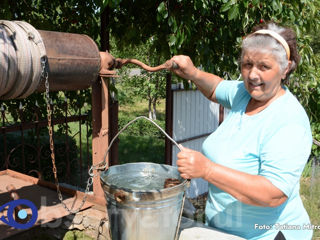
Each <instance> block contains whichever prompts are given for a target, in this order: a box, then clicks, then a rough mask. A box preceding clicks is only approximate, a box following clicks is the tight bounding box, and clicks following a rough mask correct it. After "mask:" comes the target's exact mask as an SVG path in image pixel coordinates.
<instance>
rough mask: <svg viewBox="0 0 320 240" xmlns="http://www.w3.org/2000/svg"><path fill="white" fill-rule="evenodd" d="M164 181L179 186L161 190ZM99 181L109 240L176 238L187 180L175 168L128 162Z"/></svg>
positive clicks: (168, 239) (110, 170) (110, 169)
mask: <svg viewBox="0 0 320 240" xmlns="http://www.w3.org/2000/svg"><path fill="white" fill-rule="evenodd" d="M140 118H141V117H140ZM147 120H149V119H147ZM149 121H150V120H149ZM162 131H163V130H162ZM120 132H121V131H120ZM120 132H119V133H120ZM117 136H118V135H117ZM117 136H116V137H117ZM112 142H113V141H111V143H112ZM174 143H175V142H174ZM175 144H176V143H175ZM109 147H110V146H109ZM168 178H175V179H178V180H179V181H180V184H178V185H175V186H172V187H169V188H164V182H165V179H168ZM100 179H101V185H102V188H103V190H104V192H105V197H106V200H107V210H108V216H109V225H110V230H111V236H112V239H113V240H129V239H130V240H150V239H152V240H173V239H176V238H177V233H178V230H179V225H180V220H181V212H182V208H183V202H184V198H185V196H184V193H185V190H186V188H187V186H188V181H187V180H185V179H183V178H181V177H180V174H179V171H178V169H177V167H174V166H170V165H165V164H155V163H147V162H140V163H128V164H123V165H117V166H111V167H110V168H109V169H108V170H107V171H104V172H102V173H101V174H100Z"/></svg>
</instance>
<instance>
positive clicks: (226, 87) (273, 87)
mask: <svg viewBox="0 0 320 240" xmlns="http://www.w3.org/2000/svg"><path fill="white" fill-rule="evenodd" d="M299 59H300V57H299V55H298V52H297V46H296V38H295V33H294V32H293V31H292V30H291V29H288V28H283V27H280V26H277V25H276V24H274V23H268V24H265V25H260V26H257V27H256V28H255V29H254V31H253V33H251V34H250V35H248V36H247V37H246V38H245V39H244V40H243V43H242V54H241V74H242V78H243V81H225V80H223V79H221V78H220V77H218V76H215V75H213V74H210V73H206V72H203V71H201V70H199V69H197V68H196V67H195V66H194V65H193V63H192V61H191V60H190V58H189V57H187V56H174V57H173V58H172V60H173V61H175V62H176V63H177V64H178V65H179V68H178V69H175V70H173V71H174V72H175V73H176V74H177V75H179V76H181V77H183V78H185V79H190V80H192V81H193V82H194V83H195V84H196V86H197V87H198V89H200V90H201V92H202V93H203V94H204V95H205V96H206V97H207V98H209V99H210V100H211V101H214V102H217V103H220V104H222V105H223V106H224V107H226V108H229V109H230V112H229V114H228V117H227V118H226V119H225V121H224V122H223V123H222V124H221V125H220V126H219V128H218V129H217V130H216V131H215V132H214V133H212V134H211V135H210V136H209V137H208V138H207V139H206V140H205V142H204V143H203V148H202V153H200V152H197V151H193V150H191V149H187V148H183V150H182V151H181V152H179V153H178V160H177V165H178V169H179V171H180V173H181V176H182V177H183V178H186V179H187V178H203V179H205V180H206V181H208V182H209V193H208V200H207V204H206V223H207V224H208V225H209V226H212V227H214V228H218V229H220V230H222V231H225V232H228V233H232V234H235V235H238V236H241V237H243V238H246V239H260V240H261V239H268V240H270V239H311V237H312V230H311V229H312V227H310V220H309V217H308V214H307V212H306V210H305V208H304V206H303V204H302V201H301V198H300V196H299V179H300V176H301V173H302V171H303V169H304V166H305V164H306V162H307V160H308V157H309V154H310V150H311V145H312V135H311V130H310V124H309V119H308V117H307V114H306V112H305V111H304V109H303V107H302V106H301V105H300V103H299V102H298V101H297V99H296V98H295V97H294V96H293V95H292V93H291V92H290V91H289V89H288V88H287V87H286V86H285V85H284V82H285V81H286V80H288V78H289V75H290V73H292V72H293V71H294V70H295V69H296V66H297V64H298V62H299Z"/></svg>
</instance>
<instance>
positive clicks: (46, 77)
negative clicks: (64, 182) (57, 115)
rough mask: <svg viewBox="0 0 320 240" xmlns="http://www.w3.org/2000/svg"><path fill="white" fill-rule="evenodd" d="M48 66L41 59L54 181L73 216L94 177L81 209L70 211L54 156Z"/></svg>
mask: <svg viewBox="0 0 320 240" xmlns="http://www.w3.org/2000/svg"><path fill="white" fill-rule="evenodd" d="M46 64H47V59H46V58H45V57H44V58H42V59H41V65H42V71H41V77H42V79H44V80H45V90H46V91H45V99H46V104H47V118H48V130H49V141H50V151H51V160H52V172H53V175H54V180H55V184H56V187H57V193H58V198H59V200H60V202H61V204H62V206H63V207H64V209H66V210H67V211H68V212H69V213H71V214H76V213H78V212H79V211H80V210H81V208H82V207H83V205H84V203H85V201H86V200H87V196H88V193H89V190H90V187H91V185H92V184H93V177H94V176H91V175H90V177H89V178H88V180H87V186H86V189H85V195H84V197H83V199H82V202H81V203H80V205H79V207H78V208H77V209H76V210H73V209H72V208H71V209H69V208H68V207H67V205H66V204H65V203H64V202H63V197H62V193H61V190H60V184H59V180H58V174H57V166H56V160H55V154H54V142H53V129H52V109H51V104H50V95H49V89H50V88H49V74H48V71H47V69H46Z"/></svg>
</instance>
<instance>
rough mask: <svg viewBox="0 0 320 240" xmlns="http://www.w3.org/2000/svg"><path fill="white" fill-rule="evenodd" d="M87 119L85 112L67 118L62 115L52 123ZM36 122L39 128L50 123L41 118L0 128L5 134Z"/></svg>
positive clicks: (25, 127)
mask: <svg viewBox="0 0 320 240" xmlns="http://www.w3.org/2000/svg"><path fill="white" fill-rule="evenodd" d="M87 119H88V114H83V115H81V116H68V117H67V118H65V117H61V118H57V119H53V120H52V123H53V124H54V125H57V124H63V123H65V121H66V120H67V122H68V123H69V122H78V121H81V120H87ZM35 124H38V126H39V128H43V127H46V126H47V125H48V122H47V120H41V121H35V122H26V123H24V124H23V126H21V124H19V125H11V126H2V127H1V128H0V132H1V133H2V134H4V133H9V132H17V131H20V130H21V129H22V130H27V129H33V128H34V125H35Z"/></svg>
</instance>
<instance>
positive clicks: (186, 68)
mask: <svg viewBox="0 0 320 240" xmlns="http://www.w3.org/2000/svg"><path fill="white" fill-rule="evenodd" d="M170 61H174V62H175V63H176V64H177V65H178V68H175V69H174V68H172V69H171V71H172V72H174V73H175V74H177V75H178V76H179V77H182V78H184V79H186V80H194V79H195V78H196V77H197V73H198V69H197V68H196V67H195V66H194V65H193V62H192V61H191V59H190V57H189V56H185V55H178V56H173V57H172V58H171V59H170Z"/></svg>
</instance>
